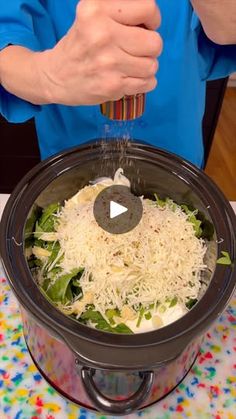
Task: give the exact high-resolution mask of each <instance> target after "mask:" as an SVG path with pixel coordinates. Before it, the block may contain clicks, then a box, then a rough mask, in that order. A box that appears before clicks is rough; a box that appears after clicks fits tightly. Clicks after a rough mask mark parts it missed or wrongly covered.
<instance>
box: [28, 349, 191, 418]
mask: <svg viewBox="0 0 236 419" xmlns="http://www.w3.org/2000/svg"><path fill="white" fill-rule="evenodd" d="M26 346H27V349H28V351H29V354H30V356H31V359H32V361H33V363H34V365H35V366H36V368H37V369H38V371H39V373H40V374H41V375H42V377H43V378H44V379H45V380H46V381H47V383H48V384H50V386H51V387H53V388H54V389H55V390H56V391H57V392H58V393H59V394H60V395H61V396H62V397H63V398H64V399H66V400H67V401H69V402H71V403H74V404H75V405H76V406H78V407H83V408H84V409H87V410H90V411H91V412H93V413H94V412H95V413H101V412H98V410H97V409H95V408H94V407H92V406H88V405H86V404H84V403H81V402H80V403H78V402H77V400H75V399H74V398H73V397H71V396H69V395H68V394H67V393H65V392H64V391H63V390H61V389H60V388H59V387H57V386H56V385H55V384H54V383H53V382H52V381H51V380H50V378H48V377H47V375H46V374H45V373H44V372H43V371H42V370H41V368H40V367H39V365H38V363H37V362H36V361H35V359H34V357H33V355H32V353H31V351H30V349H29V347H28V345H27V342H26ZM198 355H199V353H197V355H196V356H195V358H194V361H193V362H192V364H191V366H190V368H189V369H188V371H187V372H186V374H185V375H184V376H183V377H182V379H181V380H180V381H179V382H178V384H176V386H175V387H173V388H172V390H170V391H169V392H168V393H166V394H165V395H164V396H162V397H160V398H159V399H157V400H156V401H154V402H153V403H149V404H146V405H145V406H143V407H142V408H141V409H138V411H139V412H140V411H142V410H144V409H147V408H148V407H151V406H154V405H155V404H157V403H158V402H160V401H162V400H163V399H165V398H166V397H167V396H169V394H171V393H172V392H173V391H174V390H175V389H176V388H177V387H178V386H179V385H180V384H181V383H182V382H183V381H184V379H185V378H186V377H187V375H188V373H189V371H190V370H191V369H192V367H193V366H194V364H195V362H196V360H197V358H198Z"/></svg>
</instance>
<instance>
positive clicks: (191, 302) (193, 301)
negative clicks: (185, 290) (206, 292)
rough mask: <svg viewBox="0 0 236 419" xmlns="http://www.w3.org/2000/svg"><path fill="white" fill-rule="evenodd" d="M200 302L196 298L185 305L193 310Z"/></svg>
mask: <svg viewBox="0 0 236 419" xmlns="http://www.w3.org/2000/svg"><path fill="white" fill-rule="evenodd" d="M197 302H198V300H197V299H196V298H190V299H189V300H188V301H187V303H186V304H185V306H186V307H187V308H188V309H189V310H191V308H193V306H195V304H196V303H197Z"/></svg>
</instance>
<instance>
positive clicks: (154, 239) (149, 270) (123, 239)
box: [56, 169, 206, 318]
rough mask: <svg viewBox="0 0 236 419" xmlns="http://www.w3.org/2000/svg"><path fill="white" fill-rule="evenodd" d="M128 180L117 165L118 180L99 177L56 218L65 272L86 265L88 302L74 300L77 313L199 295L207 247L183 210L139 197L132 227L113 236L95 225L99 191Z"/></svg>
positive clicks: (82, 281)
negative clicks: (136, 219) (139, 206)
mask: <svg viewBox="0 0 236 419" xmlns="http://www.w3.org/2000/svg"><path fill="white" fill-rule="evenodd" d="M127 182H128V180H127V179H126V178H125V177H124V176H123V175H122V170H121V169H119V171H117V174H116V176H115V178H114V181H112V180H111V179H100V180H99V182H98V183H96V184H93V185H90V186H86V187H85V188H83V189H82V190H81V191H79V193H78V194H76V195H75V196H74V197H72V198H71V199H69V200H68V201H66V202H65V205H64V207H63V209H62V211H61V213H60V216H59V217H58V224H57V228H56V236H57V240H59V242H60V246H61V251H62V253H63V255H64V256H63V259H62V261H61V262H60V266H61V267H62V269H63V271H64V272H65V273H67V272H68V273H69V272H70V271H71V270H72V269H74V268H78V267H83V268H84V272H83V274H82V277H81V279H80V285H81V288H82V291H83V296H84V302H83V301H76V302H74V305H76V304H77V313H78V317H79V315H80V314H81V313H82V312H83V310H84V309H85V305H86V304H93V305H94V306H95V310H97V311H99V312H100V313H101V314H102V315H103V316H104V318H106V314H105V313H106V310H107V309H117V308H118V309H119V310H122V309H124V308H126V309H127V308H130V309H132V308H137V309H138V308H139V307H140V305H141V306H143V307H147V308H148V307H149V305H150V304H153V303H156V302H161V301H165V300H166V299H171V298H173V297H177V298H178V302H179V303H180V304H182V305H183V306H184V305H185V303H186V301H187V299H188V298H197V297H198V294H199V290H200V288H201V282H200V279H201V272H202V271H203V270H204V269H205V268H206V266H205V264H204V255H205V253H206V245H205V243H204V241H203V240H201V239H198V238H197V237H196V236H195V232H194V227H193V225H192V224H191V222H189V221H188V216H187V215H186V214H185V213H184V212H183V211H182V210H181V208H179V207H177V208H175V209H174V207H173V206H172V205H168V204H167V205H165V206H164V207H159V206H157V205H156V203H155V202H152V201H150V200H148V199H144V198H141V199H142V204H143V216H142V219H141V221H140V223H139V224H138V225H137V226H136V227H135V228H134V229H133V230H132V231H130V232H128V233H125V234H120V235H113V234H110V233H108V232H106V231H104V230H103V229H102V228H101V227H100V226H99V225H98V224H97V222H96V220H95V218H94V215H93V204H94V200H95V198H96V196H97V195H98V193H99V192H100V191H101V190H102V189H103V188H105V187H106V186H108V185H110V184H114V183H116V184H126V185H127V184H128V183H127Z"/></svg>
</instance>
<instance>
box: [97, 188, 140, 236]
mask: <svg viewBox="0 0 236 419" xmlns="http://www.w3.org/2000/svg"><path fill="white" fill-rule="evenodd" d="M93 213H94V217H95V220H96V221H97V223H98V225H99V226H100V227H101V228H102V229H103V230H105V231H107V232H108V233H111V234H123V233H128V231H130V230H132V229H133V228H135V227H136V226H137V225H138V223H139V222H140V220H141V218H142V214H143V206H142V201H141V199H140V198H138V197H137V196H135V195H133V194H132V193H131V191H130V189H129V188H128V187H127V186H121V185H114V186H109V187H108V188H105V189H103V190H102V191H101V192H100V193H99V194H98V196H97V198H96V199H95V202H94V206H93Z"/></svg>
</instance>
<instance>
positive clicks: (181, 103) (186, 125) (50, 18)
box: [34, 0, 205, 165]
mask: <svg viewBox="0 0 236 419" xmlns="http://www.w3.org/2000/svg"><path fill="white" fill-rule="evenodd" d="M157 3H158V5H159V7H160V10H161V14H162V25H161V28H160V33H161V35H162V37H163V40H164V49H163V53H162V55H161V57H160V68H159V71H158V74H157V79H158V86H157V88H156V89H155V90H154V91H153V92H151V93H148V94H147V95H146V108H145V113H144V115H143V116H142V117H141V118H138V119H137V120H134V121H132V122H125V123H114V122H112V121H109V120H108V119H107V118H106V117H104V116H102V115H101V112H100V107H99V106H79V107H67V106H59V105H49V106H44V107H43V109H42V112H40V113H39V114H38V115H37V116H36V125H37V130H38V135H39V140H40V149H41V154H42V157H43V158H44V157H47V156H48V155H50V154H54V153H55V152H57V151H60V150H62V149H65V148H68V147H71V146H74V145H78V144H80V143H82V142H85V141H88V140H91V139H94V138H97V137H114V138H117V137H122V136H124V135H125V136H126V137H127V136H130V137H131V138H135V139H140V140H143V141H147V142H149V143H151V144H154V145H156V146H158V147H161V148H164V149H167V150H169V151H171V152H174V153H176V154H179V155H181V156H182V157H184V158H186V159H188V160H191V161H192V162H193V163H195V164H197V165H201V164H202V159H203V147H202V132H201V121H202V115H203V112H204V94H205V83H204V82H202V81H201V77H200V74H199V62H198V51H197V36H196V33H195V30H194V27H193V25H192V16H193V9H192V7H191V3H190V1H189V0H178V2H177V1H176V0H159V1H158V2H157ZM41 4H42V6H43V7H44V9H45V15H44V13H42V15H41V16H36V17H35V22H34V27H35V32H36V34H37V36H38V38H39V41H40V43H41V47H42V49H44V48H49V47H53V46H54V45H55V43H56V42H57V41H58V40H59V39H61V37H62V36H64V35H65V34H66V32H67V30H68V29H69V28H70V26H71V25H72V23H73V21H74V18H75V11H76V5H77V0H67V1H62V0H61V1H58V0H45V1H41ZM91 30H92V28H91Z"/></svg>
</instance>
